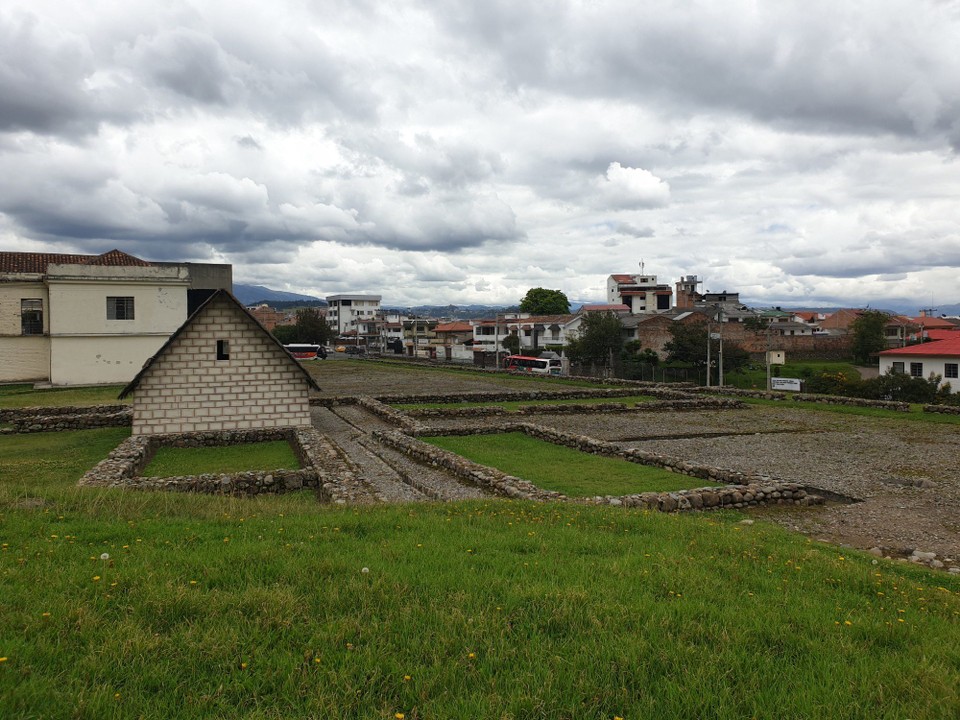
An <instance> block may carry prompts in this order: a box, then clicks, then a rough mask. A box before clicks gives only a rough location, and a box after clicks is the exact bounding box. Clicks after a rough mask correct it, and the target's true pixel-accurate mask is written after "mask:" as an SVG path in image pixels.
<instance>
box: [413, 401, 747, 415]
mask: <svg viewBox="0 0 960 720" xmlns="http://www.w3.org/2000/svg"><path fill="white" fill-rule="evenodd" d="M743 407H746V405H744V403H742V402H740V401H739V400H725V399H722V398H695V399H693V400H662V401H652V402H645V403H637V404H636V405H634V406H629V405H626V404H625V403H591V404H583V405H577V404H563V405H560V404H556V405H554V404H550V405H521V406H520V407H518V408H517V410H516V412H510V411H509V410H506V409H505V408H502V407H498V406H496V405H494V406H490V407H471V408H423V409H418V410H405V411H404V414H405V415H407V416H408V417H414V418H431V417H434V418H436V417H448V418H449V417H490V416H498V415H592V414H595V413H606V412H622V413H635V412H662V411H671V412H694V411H698V410H731V409H738V408H743Z"/></svg>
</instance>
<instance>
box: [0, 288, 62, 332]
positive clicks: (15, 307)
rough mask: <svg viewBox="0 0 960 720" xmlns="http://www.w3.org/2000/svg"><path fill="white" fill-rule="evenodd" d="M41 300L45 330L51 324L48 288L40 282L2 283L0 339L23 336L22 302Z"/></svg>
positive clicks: (0, 293)
mask: <svg viewBox="0 0 960 720" xmlns="http://www.w3.org/2000/svg"><path fill="white" fill-rule="evenodd" d="M33 298H40V299H41V300H43V330H44V332H46V331H47V329H48V327H49V323H50V313H49V312H48V310H49V304H50V302H49V299H48V297H47V288H46V286H45V285H44V284H43V283H42V282H40V281H37V282H3V283H0V337H3V336H7V335H15V336H17V337H19V336H20V334H21V329H22V328H21V326H20V301H21V300H26V299H33Z"/></svg>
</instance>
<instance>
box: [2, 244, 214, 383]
mask: <svg viewBox="0 0 960 720" xmlns="http://www.w3.org/2000/svg"><path fill="white" fill-rule="evenodd" d="M194 271H196V272H194ZM217 285H223V286H225V289H230V287H231V285H232V269H231V267H230V266H229V265H213V266H210V265H195V264H191V263H179V264H178V263H151V262H147V261H145V260H141V259H140V258H137V257H133V256H132V255H127V254H126V253H123V252H120V251H119V250H112V251H110V252H108V253H104V254H102V255H63V254H53V253H18V252H3V253H0V382H49V383H51V384H53V385H94V384H104V383H126V382H129V381H130V379H131V378H133V377H134V376H135V375H136V374H137V372H138V371H139V370H140V368H141V367H142V366H143V364H144V362H145V361H146V360H147V359H148V358H149V357H151V356H152V355H153V354H154V353H155V352H156V351H157V350H158V349H159V348H160V347H161V346H162V345H163V343H164V342H165V341H166V340H167V338H168V337H169V336H170V334H171V333H172V332H174V331H175V330H176V329H177V328H178V327H180V325H181V324H182V323H183V322H184V320H186V318H187V316H188V315H189V314H190V311H191V310H192V309H193V307H194V306H198V305H199V304H200V303H201V302H202V300H203V299H204V298H206V297H208V296H209V295H210V294H211V293H212V292H213V291H214V290H216V289H217V287H216V286H217Z"/></svg>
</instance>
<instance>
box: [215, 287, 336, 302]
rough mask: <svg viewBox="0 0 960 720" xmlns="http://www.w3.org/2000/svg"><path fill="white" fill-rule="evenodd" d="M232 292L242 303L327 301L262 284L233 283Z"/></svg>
mask: <svg viewBox="0 0 960 720" xmlns="http://www.w3.org/2000/svg"><path fill="white" fill-rule="evenodd" d="M233 294H234V295H235V296H236V298H237V300H239V301H240V302H242V303H243V304H244V305H253V304H254V303H258V302H267V303H275V302H284V301H287V302H307V301H310V302H312V303H317V302H319V303H320V304H321V305H326V304H327V302H326V300H324V299H323V298H318V297H313V296H312V295H300V294H298V293H292V292H284V291H283V290H271V289H270V288H268V287H264V286H263V285H243V284H241V283H234V284H233Z"/></svg>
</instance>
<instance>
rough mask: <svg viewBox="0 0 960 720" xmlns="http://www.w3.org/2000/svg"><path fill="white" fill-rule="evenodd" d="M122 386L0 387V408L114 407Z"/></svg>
mask: <svg viewBox="0 0 960 720" xmlns="http://www.w3.org/2000/svg"><path fill="white" fill-rule="evenodd" d="M121 390H123V386H122V385H99V386H97V387H79V388H51V389H49V390H34V389H33V385H0V408H21V407H34V406H36V407H52V406H57V405H114V404H116V403H119V402H130V398H127V399H126V400H125V401H120V400H117V395H119V394H120V391H121Z"/></svg>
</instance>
